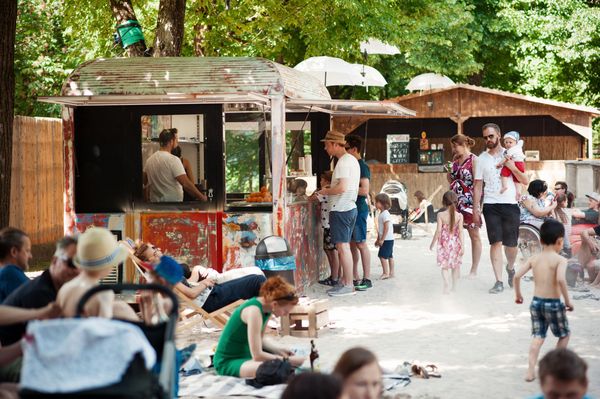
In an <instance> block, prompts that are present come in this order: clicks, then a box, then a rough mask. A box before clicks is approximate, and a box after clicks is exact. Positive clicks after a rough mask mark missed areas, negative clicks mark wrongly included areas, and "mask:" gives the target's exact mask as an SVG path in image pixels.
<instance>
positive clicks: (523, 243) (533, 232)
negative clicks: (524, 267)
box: [518, 224, 542, 259]
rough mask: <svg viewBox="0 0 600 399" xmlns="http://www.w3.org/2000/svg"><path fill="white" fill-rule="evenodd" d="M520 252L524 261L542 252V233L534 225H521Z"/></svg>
mask: <svg viewBox="0 0 600 399" xmlns="http://www.w3.org/2000/svg"><path fill="white" fill-rule="evenodd" d="M518 247H519V251H520V252H521V256H522V257H523V258H524V259H529V258H530V257H531V256H532V255H535V254H537V253H540V252H541V251H542V243H541V240H540V231H539V230H538V229H537V228H536V227H535V226H532V225H529V224H521V225H519V241H518Z"/></svg>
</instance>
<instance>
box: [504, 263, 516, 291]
mask: <svg viewBox="0 0 600 399" xmlns="http://www.w3.org/2000/svg"><path fill="white" fill-rule="evenodd" d="M506 273H507V274H508V286H509V287H510V288H512V287H513V284H514V277H515V267H514V266H513V268H512V269H509V268H508V265H506Z"/></svg>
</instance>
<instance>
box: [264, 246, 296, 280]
mask: <svg viewBox="0 0 600 399" xmlns="http://www.w3.org/2000/svg"><path fill="white" fill-rule="evenodd" d="M254 258H255V265H256V266H257V267H258V268H260V269H261V270H262V271H263V272H265V276H266V277H267V278H269V277H271V276H276V275H277V276H281V277H283V278H284V279H285V280H287V282H288V283H290V284H292V285H295V284H294V271H295V270H296V258H295V257H294V254H293V252H292V249H291V248H290V244H288V242H287V240H286V239H285V238H283V237H279V236H268V237H265V238H264V239H262V240H261V241H260V242H259V243H258V245H257V246H256V255H255V256H254Z"/></svg>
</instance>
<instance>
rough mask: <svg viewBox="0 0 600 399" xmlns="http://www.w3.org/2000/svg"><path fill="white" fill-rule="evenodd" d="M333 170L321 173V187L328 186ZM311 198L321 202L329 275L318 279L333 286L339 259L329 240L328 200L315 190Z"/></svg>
mask: <svg viewBox="0 0 600 399" xmlns="http://www.w3.org/2000/svg"><path fill="white" fill-rule="evenodd" d="M332 176H333V172H332V171H331V170H327V171H325V172H323V173H322V174H321V188H328V187H329V186H330V185H331V179H332ZM311 198H312V199H313V200H318V201H319V202H320V203H321V227H322V228H323V249H324V250H325V255H327V260H328V261H329V268H330V269H331V275H330V276H329V277H327V278H326V279H325V280H319V284H323V285H330V286H335V285H337V283H338V281H339V279H340V261H339V258H338V254H337V252H336V250H335V244H334V243H333V242H332V241H331V232H330V231H329V200H328V196H327V195H323V194H317V192H315V193H314V194H313V195H312V197H311Z"/></svg>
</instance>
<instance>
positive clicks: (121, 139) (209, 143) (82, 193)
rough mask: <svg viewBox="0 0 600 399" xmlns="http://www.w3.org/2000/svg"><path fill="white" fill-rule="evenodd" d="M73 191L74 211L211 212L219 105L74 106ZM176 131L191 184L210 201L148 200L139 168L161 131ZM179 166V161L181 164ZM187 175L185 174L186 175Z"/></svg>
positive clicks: (218, 156)
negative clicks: (159, 201) (192, 210)
mask: <svg viewBox="0 0 600 399" xmlns="http://www.w3.org/2000/svg"><path fill="white" fill-rule="evenodd" d="M74 123H75V129H74V131H75V132H76V133H75V134H74V135H73V167H74V170H73V177H74V181H73V187H72V188H71V187H67V189H74V191H75V212H76V213H122V212H127V211H131V210H141V211H144V210H150V211H153V210H157V211H158V210H188V209H203V210H215V209H220V207H221V206H222V203H223V200H224V197H223V108H222V106H221V105H212V104H209V105H204V104H203V105H187V104H186V105H176V106H164V105H144V106H142V105H140V106H106V107H104V106H103V107H78V108H76V109H75V113H74ZM173 128H175V129H177V131H178V141H179V147H180V148H181V157H182V158H183V159H184V160H185V162H186V164H187V166H188V167H187V170H188V172H189V176H190V180H191V182H192V183H193V184H194V185H197V187H200V188H201V189H202V190H201V192H202V193H204V194H205V195H207V196H208V197H209V198H208V199H209V201H207V202H201V201H197V200H195V199H193V198H190V199H192V200H191V201H186V200H184V201H178V202H164V203H157V202H149V201H148V200H147V199H146V197H145V195H144V194H145V193H144V175H143V171H144V166H145V165H146V162H147V161H148V158H150V156H152V154H154V153H155V152H156V151H158V149H159V143H158V137H159V135H160V132H161V131H162V130H163V129H173ZM182 164H183V161H182ZM186 175H187V173H186Z"/></svg>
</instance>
